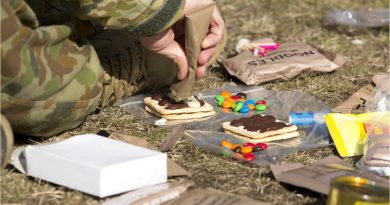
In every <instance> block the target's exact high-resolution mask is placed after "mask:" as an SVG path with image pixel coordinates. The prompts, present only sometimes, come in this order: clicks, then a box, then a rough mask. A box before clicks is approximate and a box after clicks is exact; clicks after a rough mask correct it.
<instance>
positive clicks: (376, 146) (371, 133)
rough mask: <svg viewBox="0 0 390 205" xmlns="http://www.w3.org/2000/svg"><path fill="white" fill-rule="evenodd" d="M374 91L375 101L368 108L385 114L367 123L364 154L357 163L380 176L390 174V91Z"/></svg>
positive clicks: (377, 89)
mask: <svg viewBox="0 0 390 205" xmlns="http://www.w3.org/2000/svg"><path fill="white" fill-rule="evenodd" d="M387 83H388V81H387ZM374 91H375V96H374V100H373V103H371V104H368V105H367V107H366V109H367V110H369V111H377V112H378V111H379V112H381V113H383V115H382V116H381V117H378V118H375V119H373V120H371V121H368V122H366V123H365V128H366V132H367V136H368V137H367V139H366V143H365V146H364V155H363V157H362V158H361V159H360V160H359V162H358V163H357V164H356V165H357V167H358V168H359V169H362V170H365V171H370V172H373V173H376V174H378V175H380V176H390V93H389V90H386V89H382V88H376V89H375V90H374Z"/></svg>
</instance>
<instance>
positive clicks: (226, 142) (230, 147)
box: [221, 140, 233, 149]
mask: <svg viewBox="0 0 390 205" xmlns="http://www.w3.org/2000/svg"><path fill="white" fill-rule="evenodd" d="M221 146H222V147H226V148H228V149H232V148H233V144H232V143H230V142H229V141H227V140H222V141H221Z"/></svg>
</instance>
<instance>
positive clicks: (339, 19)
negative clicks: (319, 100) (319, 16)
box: [325, 8, 390, 28]
mask: <svg viewBox="0 0 390 205" xmlns="http://www.w3.org/2000/svg"><path fill="white" fill-rule="evenodd" d="M325 23H326V24H327V25H335V24H340V25H346V26H358V27H373V28H374V27H383V26H389V23H390V18H389V9H388V8H383V9H372V8H365V9H359V10H341V9H332V10H329V11H326V13H325Z"/></svg>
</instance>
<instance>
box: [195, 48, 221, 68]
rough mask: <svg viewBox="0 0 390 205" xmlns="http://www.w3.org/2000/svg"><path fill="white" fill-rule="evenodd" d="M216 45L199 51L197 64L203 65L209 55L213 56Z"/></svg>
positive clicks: (207, 60) (209, 57) (208, 58)
mask: <svg viewBox="0 0 390 205" xmlns="http://www.w3.org/2000/svg"><path fill="white" fill-rule="evenodd" d="M216 50H217V47H212V48H208V49H206V50H203V51H201V52H200V54H199V57H198V65H204V64H206V63H208V62H209V60H210V59H211V57H213V55H214V53H215V51H216Z"/></svg>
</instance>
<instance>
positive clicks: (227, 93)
mask: <svg viewBox="0 0 390 205" xmlns="http://www.w3.org/2000/svg"><path fill="white" fill-rule="evenodd" d="M221 95H222V96H223V97H225V98H230V96H232V94H231V93H230V92H229V91H226V90H224V91H222V92H221Z"/></svg>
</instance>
